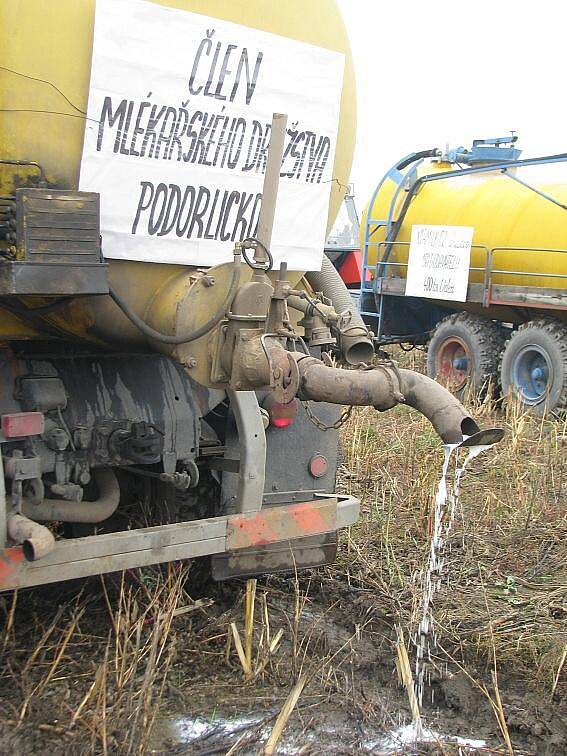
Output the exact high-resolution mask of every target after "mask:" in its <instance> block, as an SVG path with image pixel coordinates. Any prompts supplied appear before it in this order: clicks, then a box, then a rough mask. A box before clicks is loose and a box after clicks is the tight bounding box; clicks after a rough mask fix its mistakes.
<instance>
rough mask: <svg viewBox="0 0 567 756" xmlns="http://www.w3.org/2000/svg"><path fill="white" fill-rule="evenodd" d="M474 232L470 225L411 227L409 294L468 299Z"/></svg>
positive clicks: (407, 291) (458, 300)
mask: <svg viewBox="0 0 567 756" xmlns="http://www.w3.org/2000/svg"><path fill="white" fill-rule="evenodd" d="M473 233H474V228H472V227H470V226H425V225H414V226H412V229H411V242H410V248H409V256H408V270H407V281H406V291H405V294H406V296H408V297H410V296H411V297H426V298H428V299H449V300H453V301H455V302H465V301H466V299H467V286H468V281H469V266H470V258H471V245H472V240H473Z"/></svg>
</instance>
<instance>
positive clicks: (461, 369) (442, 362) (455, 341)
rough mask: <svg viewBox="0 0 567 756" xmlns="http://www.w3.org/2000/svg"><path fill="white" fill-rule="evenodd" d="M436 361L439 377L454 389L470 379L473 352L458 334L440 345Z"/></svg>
mask: <svg viewBox="0 0 567 756" xmlns="http://www.w3.org/2000/svg"><path fill="white" fill-rule="evenodd" d="M436 363H437V364H436V373H437V377H438V378H441V379H442V380H443V381H445V383H446V385H447V386H449V387H450V388H452V389H453V390H456V389H460V388H462V387H463V386H465V385H466V383H467V382H468V380H469V379H470V376H471V370H472V358H471V353H470V351H469V349H468V347H467V345H466V344H465V342H464V341H463V340H462V339H460V338H458V337H457V336H450V337H449V338H447V339H445V341H443V342H442V343H441V344H440V345H439V349H438V351H437V360H436Z"/></svg>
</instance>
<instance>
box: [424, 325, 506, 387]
mask: <svg viewBox="0 0 567 756" xmlns="http://www.w3.org/2000/svg"><path fill="white" fill-rule="evenodd" d="M504 343H505V331H504V329H503V327H502V326H500V325H498V323H495V322H494V321H492V320H489V318H485V317H483V316H482V315H473V314H471V313H468V312H459V313H456V314H454V315H449V317H447V318H445V319H444V320H442V321H441V322H440V323H439V324H438V326H437V327H436V329H435V331H434V332H433V336H432V337H431V340H430V341H429V345H428V348H427V375H428V376H429V377H430V378H433V379H434V380H437V381H440V382H441V383H443V384H444V385H446V386H447V387H448V388H449V389H450V390H451V391H452V392H453V393H455V394H456V395H457V396H462V395H463V394H464V393H465V391H466V390H467V389H469V390H472V391H482V390H483V389H486V388H487V386H488V385H489V384H490V382H492V385H493V386H496V385H497V383H498V366H499V363H500V355H501V353H502V350H503V349H504Z"/></svg>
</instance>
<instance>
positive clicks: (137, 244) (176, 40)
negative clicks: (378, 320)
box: [80, 0, 344, 270]
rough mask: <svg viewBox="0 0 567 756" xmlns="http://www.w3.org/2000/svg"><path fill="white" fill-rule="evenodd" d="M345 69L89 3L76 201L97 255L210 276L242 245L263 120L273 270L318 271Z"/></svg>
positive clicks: (279, 41)
mask: <svg viewBox="0 0 567 756" xmlns="http://www.w3.org/2000/svg"><path fill="white" fill-rule="evenodd" d="M343 68H344V55H342V54H340V53H336V52H333V51H330V50H325V49H322V48H319V47H314V46H312V45H307V44H304V43H300V42H297V41H296V40H291V39H288V38H285V37H280V36H278V35H275V34H268V33H266V32H263V31H259V30H258V29H251V28H248V27H245V26H240V25H238V24H233V23H229V22H227V21H223V20H220V19H218V18H209V17H208V16H203V15H200V14H197V13H189V12H187V11H183V10H179V9H176V8H170V7H164V6H162V5H158V4H156V3H151V2H145V0H97V4H96V19H95V34H94V46H93V58H92V69H91V82H90V90H89V104H88V115H87V121H86V129H85V140H84V149H83V158H82V163H81V180H80V188H81V189H85V190H91V191H98V192H100V194H101V225H102V235H103V248H104V253H105V255H106V256H108V257H115V258H122V259H129V260H143V261H150V262H165V263H181V264H197V265H213V264H216V263H219V262H224V261H227V260H230V259H231V251H232V248H233V246H234V242H235V241H236V240H239V239H243V238H244V237H246V236H251V235H254V233H255V230H256V227H257V223H258V215H259V212H260V205H261V200H262V194H261V193H262V180H263V174H264V172H265V167H266V157H267V149H268V145H269V141H270V126H271V120H272V114H273V113H275V112H277V113H285V114H287V116H288V128H287V134H286V140H285V146H284V159H283V163H282V168H281V173H280V176H281V179H280V191H279V194H278V204H277V210H276V218H275V227H274V233H273V237H272V252H273V254H274V258H275V261H276V263H278V262H279V261H281V260H282V259H285V260H286V261H287V262H288V265H289V267H290V269H295V270H319V269H320V268H321V262H322V254H323V246H324V242H325V233H326V225H327V214H328V206H329V195H330V188H331V180H332V178H333V173H332V170H333V163H334V158H335V146H336V140H337V130H338V119H339V107H340V96H341V89H342V80H343Z"/></svg>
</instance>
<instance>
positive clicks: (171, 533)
mask: <svg viewBox="0 0 567 756" xmlns="http://www.w3.org/2000/svg"><path fill="white" fill-rule="evenodd" d="M358 514H359V501H358V499H355V498H354V497H352V496H331V497H329V496H320V497H317V498H315V499H314V500H312V501H307V502H301V503H297V504H285V505H279V506H274V507H266V508H263V509H261V510H259V511H256V512H247V513H244V514H234V515H228V516H224V517H212V518H209V519H206V520H193V521H191V522H184V523H175V524H172V525H159V526H156V527H151V528H141V529H139V530H129V531H121V532H118V533H109V534H104V535H94V536H88V537H86V538H71V539H65V540H60V541H57V542H56V545H55V548H54V549H53V551H52V552H51V553H50V554H49V555H48V556H46V557H45V558H44V559H41V560H38V561H36V562H27V561H26V560H25V559H24V555H23V552H22V549H21V547H19V546H15V547H12V548H7V549H4V550H3V551H0V591H4V590H10V589H14V588H23V587H27V586H33V585H42V584H44V583H54V582H59V581H62V580H70V579H75V578H81V577H87V576H89V575H99V574H103V573H108V572H117V571H120V570H125V569H132V568H135V567H143V566H147V565H150V564H159V563H160V562H172V561H177V560H180V559H192V558H195V557H201V556H209V555H213V554H224V553H233V552H238V551H239V550H241V549H246V548H250V547H257V546H265V545H268V544H272V543H281V542H285V541H290V540H293V539H296V538H305V537H307V536H312V535H317V534H322V533H333V532H335V531H336V530H338V529H340V528H344V527H347V526H348V525H352V524H354V523H355V522H356V521H357V519H358Z"/></svg>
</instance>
